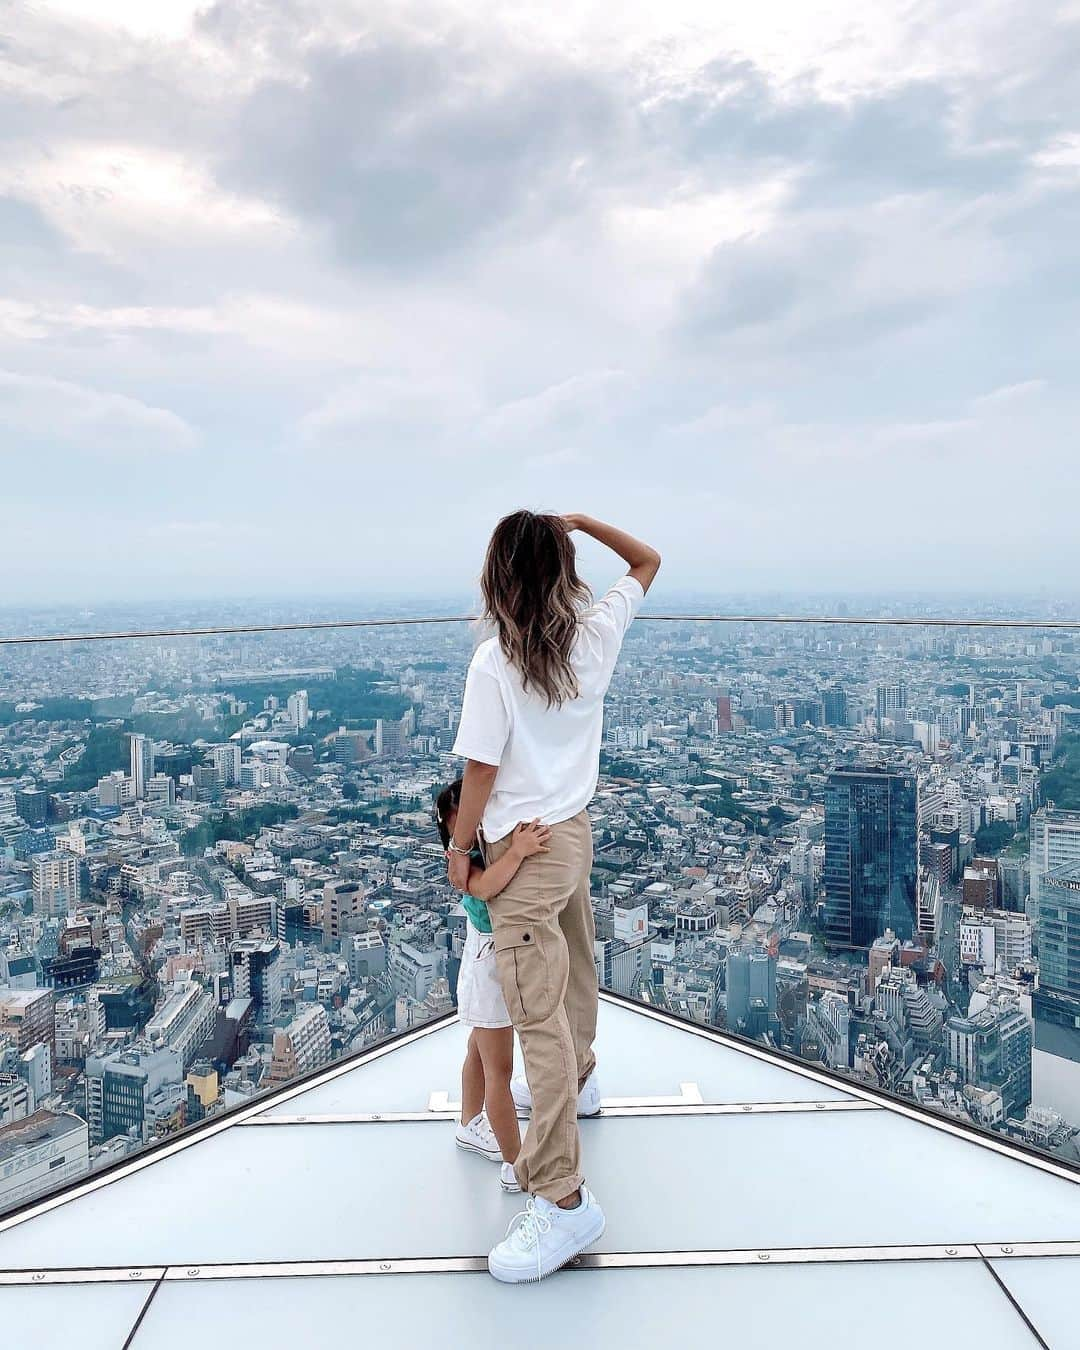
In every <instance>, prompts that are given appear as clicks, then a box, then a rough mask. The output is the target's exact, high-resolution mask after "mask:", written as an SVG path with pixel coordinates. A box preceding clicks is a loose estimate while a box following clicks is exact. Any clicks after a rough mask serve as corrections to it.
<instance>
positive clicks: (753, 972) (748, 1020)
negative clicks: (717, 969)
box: [725, 948, 778, 1037]
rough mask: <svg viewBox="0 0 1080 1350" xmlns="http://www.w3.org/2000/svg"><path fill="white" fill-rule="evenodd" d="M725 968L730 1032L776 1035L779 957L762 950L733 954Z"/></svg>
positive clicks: (729, 955)
mask: <svg viewBox="0 0 1080 1350" xmlns="http://www.w3.org/2000/svg"><path fill="white" fill-rule="evenodd" d="M725 965H726V971H727V981H726V982H727V1024H728V1030H729V1031H735V1032H738V1033H739V1034H740V1035H742V1036H753V1037H761V1036H765V1035H767V1034H768V1033H769V1032H771V1031H775V1030H776V1028H777V1025H778V1023H777V1016H776V957H775V956H770V955H769V953H768V952H767V951H765V950H764V949H762V948H757V949H754V950H751V951H732V952H728V955H727V960H726V963H725Z"/></svg>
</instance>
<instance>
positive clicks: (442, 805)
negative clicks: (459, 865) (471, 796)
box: [435, 778, 462, 848]
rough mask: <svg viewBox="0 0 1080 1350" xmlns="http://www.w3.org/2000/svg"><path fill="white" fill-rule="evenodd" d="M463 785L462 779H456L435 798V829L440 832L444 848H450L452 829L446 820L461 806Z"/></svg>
mask: <svg viewBox="0 0 1080 1350" xmlns="http://www.w3.org/2000/svg"><path fill="white" fill-rule="evenodd" d="M461 783H462V780H461V779H460V778H455V779H454V781H453V782H452V783H448V784H447V786H446V787H444V788H443V790H442V791H441V792H440V793H439V795H438V796H437V797H436V798H435V828H436V829H437V830H438V831H439V838H440V839H441V840H442V846H443V848H449V847H450V827H449V825H447V823H446V818H447V816H448V815H449V814H450V812H451V811H456V810H457V809H458V807H459V806H460V805H461Z"/></svg>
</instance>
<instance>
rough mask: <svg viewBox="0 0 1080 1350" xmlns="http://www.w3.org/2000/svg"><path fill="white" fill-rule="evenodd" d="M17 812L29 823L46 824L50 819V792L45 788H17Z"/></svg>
mask: <svg viewBox="0 0 1080 1350" xmlns="http://www.w3.org/2000/svg"><path fill="white" fill-rule="evenodd" d="M15 814H16V815H17V816H20V817H21V818H22V819H23V820H25V821H26V823H27V825H45V824H47V823H48V820H49V794H48V792H47V791H46V790H45V789H44V788H16V789H15Z"/></svg>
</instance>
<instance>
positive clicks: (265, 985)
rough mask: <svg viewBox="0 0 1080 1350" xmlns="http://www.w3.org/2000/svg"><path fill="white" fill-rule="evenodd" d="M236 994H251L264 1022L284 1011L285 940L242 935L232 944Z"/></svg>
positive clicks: (235, 995) (233, 982)
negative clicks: (283, 961) (282, 999)
mask: <svg viewBox="0 0 1080 1350" xmlns="http://www.w3.org/2000/svg"><path fill="white" fill-rule="evenodd" d="M229 967H230V969H231V971H232V985H233V989H232V991H233V997H234V998H250V999H252V1000H253V1001H254V1003H255V1015H256V1018H257V1020H258V1021H259V1022H261V1023H263V1024H264V1025H265V1024H267V1023H271V1022H274V1021H275V1020H276V1019H277V1016H278V1014H279V1013H280V1012H281V992H282V978H283V977H282V967H281V943H280V942H279V941H278V939H277V938H238V939H237V941H235V942H232V943H230V944H229Z"/></svg>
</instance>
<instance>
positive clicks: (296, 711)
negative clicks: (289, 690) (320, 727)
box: [288, 689, 311, 731]
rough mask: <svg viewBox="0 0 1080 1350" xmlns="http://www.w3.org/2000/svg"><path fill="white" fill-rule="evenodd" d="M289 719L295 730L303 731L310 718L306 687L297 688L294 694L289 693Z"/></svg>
mask: <svg viewBox="0 0 1080 1350" xmlns="http://www.w3.org/2000/svg"><path fill="white" fill-rule="evenodd" d="M288 707H289V720H290V721H291V722H292V724H293V726H294V727H295V728H296V730H297V731H303V729H304V728H305V727H306V726H307V724H308V722H309V721H310V720H311V715H310V711H309V708H308V692H307V690H306V689H298V690H297V691H296V693H295V694H290V695H289V704H288Z"/></svg>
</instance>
